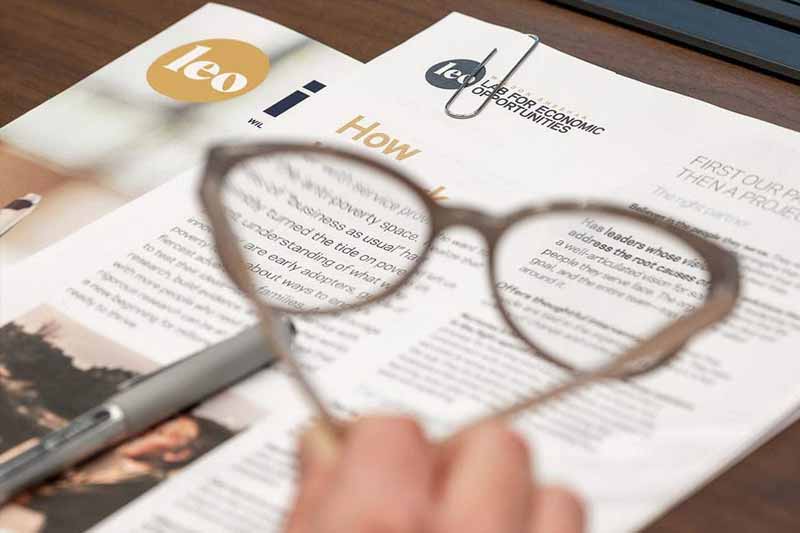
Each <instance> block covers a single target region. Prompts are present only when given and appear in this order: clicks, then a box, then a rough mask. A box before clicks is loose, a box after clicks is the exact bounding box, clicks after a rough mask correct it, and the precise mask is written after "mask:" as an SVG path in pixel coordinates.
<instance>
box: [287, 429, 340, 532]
mask: <svg viewBox="0 0 800 533" xmlns="http://www.w3.org/2000/svg"><path fill="white" fill-rule="evenodd" d="M340 455H341V450H340V446H339V444H338V443H337V442H335V441H334V440H332V436H331V434H330V433H329V432H328V431H327V430H326V429H325V428H324V427H322V426H321V425H319V424H314V425H313V426H311V427H310V428H309V429H308V430H307V431H306V433H305V434H304V435H303V436H302V438H301V439H300V452H299V454H298V460H299V463H300V482H299V484H298V487H297V494H296V495H295V500H294V505H293V506H292V511H291V512H290V513H289V516H288V519H287V522H286V528H285V531H286V533H307V532H311V531H313V529H312V523H313V521H314V516H315V515H316V514H317V512H318V509H319V506H320V502H321V501H322V499H323V498H324V495H325V494H326V493H327V492H328V491H329V490H330V486H331V479H332V477H333V472H334V469H335V467H336V464H337V463H338V462H339V458H340Z"/></svg>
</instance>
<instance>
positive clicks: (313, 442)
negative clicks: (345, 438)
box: [300, 420, 339, 468]
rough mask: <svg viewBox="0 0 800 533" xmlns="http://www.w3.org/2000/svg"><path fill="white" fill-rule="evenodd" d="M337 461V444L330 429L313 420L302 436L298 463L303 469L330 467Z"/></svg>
mask: <svg viewBox="0 0 800 533" xmlns="http://www.w3.org/2000/svg"><path fill="white" fill-rule="evenodd" d="M338 459H339V442H338V440H337V439H336V435H334V433H333V431H332V430H331V428H330V427H329V426H328V425H326V424H325V423H323V422H321V421H320V420H315V421H314V422H313V423H312V424H311V426H310V427H309V428H308V429H307V430H306V432H305V433H304V434H303V437H302V442H301V445H300V462H301V465H302V467H303V468H314V467H328V468H329V467H331V466H333V465H334V464H336V461H337V460H338Z"/></svg>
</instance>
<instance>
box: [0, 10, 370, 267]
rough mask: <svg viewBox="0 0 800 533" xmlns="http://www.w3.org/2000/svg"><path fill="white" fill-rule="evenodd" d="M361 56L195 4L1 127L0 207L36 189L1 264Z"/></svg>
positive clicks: (303, 95)
mask: <svg viewBox="0 0 800 533" xmlns="http://www.w3.org/2000/svg"><path fill="white" fill-rule="evenodd" d="M360 65H361V64H360V63H359V62H358V61H356V60H354V59H352V58H350V57H348V56H346V55H344V54H342V53H340V52H337V51H336V50H333V49H332V48H329V47H327V46H325V45H323V44H321V43H318V42H316V41H314V40H313V39H309V38H308V37H306V36H305V35H302V34H300V33H297V32H295V31H293V30H290V29H288V28H285V27H283V26H281V25H279V24H276V23H274V22H271V21H269V20H265V19H263V18H261V17H258V16H256V15H253V14H251V13H247V12H245V11H241V10H239V9H235V8H232V7H228V6H223V5H219V4H206V5H205V6H203V7H202V8H200V9H198V10H197V11H195V12H194V13H192V14H190V15H188V16H187V17H185V18H183V19H181V20H179V21H178V22H176V23H175V24H173V25H172V26H170V27H169V28H167V29H165V30H164V31H162V32H161V33H159V34H157V35H155V36H154V37H152V38H151V39H148V40H147V41H145V42H144V43H142V44H141V45H139V46H137V47H136V48H134V49H133V50H131V51H130V52H128V53H126V54H125V55H123V56H121V57H119V58H118V59H116V60H114V61H112V62H111V63H109V64H108V65H106V66H104V67H103V68H101V69H100V70H98V71H97V72H95V73H93V74H91V75H90V76H88V77H86V78H85V79H83V80H81V81H80V82H78V83H76V84H75V85H74V86H72V87H70V88H68V89H67V90H65V91H63V92H62V93H61V94H59V95H58V96H56V97H54V98H51V99H50V100H47V101H46V102H44V103H43V104H41V105H40V106H38V107H36V108H35V109H33V110H31V111H29V112H28V113H25V114H24V115H22V116H21V117H19V118H17V119H16V120H14V121H12V122H11V123H9V124H7V125H5V126H4V127H3V128H0V170H2V172H0V208H2V207H3V206H5V205H7V204H8V203H10V202H11V201H13V200H14V199H16V198H18V197H21V196H23V195H27V194H34V195H36V196H35V197H38V198H39V202H38V204H37V205H36V206H35V208H34V209H33V210H32V212H31V213H30V215H28V216H27V217H25V218H24V220H21V221H20V222H18V223H17V224H16V225H15V227H14V229H13V231H9V232H8V233H6V234H5V235H3V236H2V237H1V238H0V266H2V265H9V264H11V263H13V262H16V261H19V260H20V259H23V258H24V257H27V256H29V255H30V254H32V253H33V252H36V251H38V250H40V249H42V248H44V247H45V246H47V245H49V244H52V243H53V242H56V241H57V240H59V239H61V238H63V237H64V236H66V235H69V234H70V233H72V232H73V231H75V230H76V229H78V228H80V227H82V226H83V225H85V224H87V223H89V222H91V221H92V220H96V219H97V218H98V217H100V216H102V215H104V214H106V213H108V212H110V211H112V210H114V209H116V208H117V207H119V206H120V205H122V204H124V203H126V202H128V201H130V200H131V199H133V198H136V197H138V196H140V195H141V194H143V193H145V192H147V191H149V190H151V189H153V188H154V187H156V186H158V185H160V184H162V183H164V182H165V181H166V180H168V179H169V178H171V177H172V176H174V175H175V174H177V173H178V172H181V171H183V170H186V169H187V168H190V167H192V166H194V165H196V164H198V163H199V162H201V161H202V160H203V157H204V156H205V149H206V148H207V147H208V146H209V145H210V144H212V143H214V142H217V141H219V140H222V139H229V138H231V137H250V138H258V137H259V135H262V134H263V132H265V131H268V130H269V129H270V128H273V127H274V126H275V124H276V123H279V122H281V121H285V120H287V119H290V118H291V116H292V114H294V113H295V112H296V110H297V109H298V108H300V107H302V105H303V104H305V103H307V100H309V99H311V98H312V97H315V96H317V95H319V94H323V93H324V92H325V91H326V90H327V87H328V86H329V85H331V84H336V83H337V82H338V81H339V80H341V79H343V78H346V77H347V76H348V75H349V74H350V73H351V72H353V71H354V70H355V69H357V68H358V67H359V66H360ZM2 143H5V144H6V146H5V148H4V147H3V146H2ZM2 226H3V223H2V216H0V233H3V228H2Z"/></svg>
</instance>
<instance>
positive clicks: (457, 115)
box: [444, 34, 539, 118]
mask: <svg viewBox="0 0 800 533" xmlns="http://www.w3.org/2000/svg"><path fill="white" fill-rule="evenodd" d="M528 37H530V38H531V39H533V44H531V46H530V48H528V50H527V51H526V52H525V53H524V54H522V57H520V58H519V61H517V62H516V64H515V65H514V66H513V67H511V70H509V71H508V72H507V73H506V75H505V76H504V77H503V79H502V80H500V83H498V84H497V85H495V87H494V89H492V92H490V93H489V95H488V96H487V97H486V98H484V99H483V102H482V103H481V105H479V106H478V108H477V109H475V111H473V112H471V113H465V114H461V113H453V112H452V111H450V106H451V105H453V102H454V101H455V100H456V98H458V95H459V94H461V91H463V90H464V88H465V87H467V86H468V85H469V84H470V83H471V82H472V80H474V79H475V78H476V77H477V76H478V73H479V72H480V71H481V69H482V68H483V67H484V66H485V65H486V63H488V62H489V60H490V59H492V57H493V56H494V55H495V54H496V53H497V48H495V49H493V50H492V51H491V52H489V55H488V56H486V59H484V60H483V61H481V64H480V65H478V66H477V67H475V70H473V71H472V73H471V74H470V75H469V76H467V77H466V78H465V79H464V83H462V84H461V87H459V88H458V89H456V92H455V93H453V96H451V97H450V99H449V100H448V101H447V103H446V104H445V105H444V112H445V113H446V114H447V116H448V117H451V118H472V117H476V116H478V113H480V112H481V111H483V109H484V108H485V107H486V106H487V105H488V104H489V102H490V101H491V99H492V96H494V95H495V94H496V93H497V91H499V90H500V87H502V86H504V85H505V84H506V82H507V81H508V79H509V78H510V77H511V76H512V74H514V73H515V72H516V71H517V69H518V68H519V67H520V65H522V63H524V62H525V60H526V59H528V56H529V55H531V52H533V49H534V48H536V45H537V44H539V37H537V36H536V35H532V34H529V35H528Z"/></svg>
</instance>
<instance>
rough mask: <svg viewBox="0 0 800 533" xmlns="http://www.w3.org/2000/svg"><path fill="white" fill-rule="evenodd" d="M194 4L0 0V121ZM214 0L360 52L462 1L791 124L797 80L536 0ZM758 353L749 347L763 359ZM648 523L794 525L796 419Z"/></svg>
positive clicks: (637, 73) (635, 73) (607, 63)
mask: <svg viewBox="0 0 800 533" xmlns="http://www.w3.org/2000/svg"><path fill="white" fill-rule="evenodd" d="M643 1H651V0H643ZM667 1H668V0H667ZM203 3H204V2H203V0H0V124H5V123H7V122H9V121H11V120H12V119H14V118H16V117H18V116H19V115H21V114H22V113H24V112H25V111H27V110H29V109H31V108H32V107H34V106H36V105H37V104H39V103H41V102H43V101H44V100H46V99H48V98H51V97H52V96H54V95H56V94H57V93H58V92H60V91H62V90H63V89H66V88H67V87H69V86H70V85H72V84H73V83H75V82H76V81H78V80H80V79H81V78H84V77H86V76H88V75H89V74H90V73H92V72H93V71H95V70H97V69H98V68H100V67H101V66H103V65H104V64H106V63H108V62H109V61H111V60H112V59H114V58H116V57H118V56H120V55H122V54H123V53H125V52H127V51H128V50H130V49H131V48H133V47H134V46H135V45H137V44H139V43H140V42H142V41H144V40H146V39H148V38H149V37H151V36H152V35H154V34H156V33H158V32H159V31H161V30H162V29H164V28H165V27H167V26H168V25H170V24H172V23H173V22H175V21H177V20H178V19H180V18H182V17H183V16H185V15H187V14H189V13H190V12H191V11H193V10H194V9H196V8H198V7H200V6H201V5H202V4H203ZM221 3H225V4H229V5H234V6H238V7H241V8H243V9H245V10H247V11H250V12H252V13H256V14H259V15H262V16H264V17H266V18H269V19H271V20H274V21H276V22H278V23H280V24H283V25H286V26H289V27H290V28H293V29H295V30H298V31H300V32H302V33H305V34H306V35H308V36H310V37H312V38H314V39H317V40H319V41H321V42H323V43H325V44H328V45H329V46H332V47H334V48H337V49H338V50H341V51H342V52H344V53H346V54H348V55H350V56H352V57H355V58H356V59H359V60H361V61H368V60H370V59H371V58H373V57H375V56H376V55H378V54H380V53H382V52H384V51H386V50H388V49H389V48H392V47H394V46H396V45H397V44H400V43H401V42H403V41H404V40H406V39H407V38H409V37H411V36H412V35H414V34H415V33H417V32H419V31H420V30H422V29H424V28H426V27H427V26H429V25H430V24H431V23H433V22H435V21H436V20H438V19H440V18H441V17H443V16H444V15H446V14H447V13H449V12H450V11H461V12H463V13H466V14H468V15H472V16H475V17H478V18H482V19H484V20H487V21H489V22H494V23H496V24H502V25H504V26H509V27H511V28H515V29H517V30H520V31H524V32H527V33H536V34H537V35H539V36H540V37H541V38H542V41H543V42H544V43H546V44H548V45H550V46H553V47H555V48H558V49H560V50H562V51H564V52H567V53H569V54H572V55H575V56H577V57H580V58H582V59H585V60H587V61H590V62H592V63H596V64H598V65H601V66H603V67H606V68H609V69H611V70H614V71H616V72H618V73H620V74H623V75H625V76H628V77H631V78H635V79H638V80H641V81H643V82H646V83H650V84H652V85H656V86H658V87H662V88H665V89H670V90H673V91H676V92H679V93H683V94H687V95H690V96H693V97H696V98H699V99H701V100H705V101H707V102H711V103H713V104H716V105H719V106H721V107H724V108H727V109H730V110H732V111H737V112H739V113H744V114H747V115H751V116H753V117H756V118H760V119H763V120H767V121H770V122H773V123H775V124H779V125H781V126H785V127H787V128H791V129H794V130H798V131H800V86H798V85H795V84H792V83H789V82H786V81H782V80H779V79H776V78H772V77H769V76H767V75H765V74H761V73H758V72H755V71H752V70H748V69H746V68H744V67H740V66H737V65H734V64H731V63H727V62H725V61H722V60H719V59H715V58H712V57H709V56H707V55H704V54H701V53H699V52H695V51H692V50H689V49H687V48H683V47H680V46H676V45H673V44H669V43H666V42H664V41H660V40H657V39H654V38H651V37H648V36H646V35H643V34H641V33H637V32H635V31H631V30H627V29H623V28H620V27H618V26H615V25H612V24H609V23H607V22H602V21H600V20H597V19H593V18H590V17H588V16H585V15H582V14H579V13H577V12H574V11H570V10H567V9H564V8H561V7H557V6H554V5H552V4H549V3H547V2H544V1H540V0H440V1H434V0H380V1H376V0H338V1H330V0H275V1H267V0H234V1H230V0H224V1H222V2H221ZM798 53H800V51H799V52H798ZM76 126H77V125H76ZM720 134H724V132H720ZM766 355H767V354H759V356H761V357H764V358H765V359H768V358H767V357H765V356H766ZM798 382H799V385H798V386H800V376H799V377H798ZM613 482H614V481H613V480H609V483H613ZM647 531H648V532H651V533H709V532H717V531H722V532H748V533H755V532H770V533H784V532H785V533H789V532H792V533H796V532H797V531H800V425H798V424H795V425H793V426H792V427H791V428H790V429H789V430H787V431H785V432H783V433H782V434H781V435H780V436H779V437H777V438H775V439H773V440H772V441H770V442H769V443H767V444H766V445H765V446H763V447H761V448H760V449H759V450H758V451H757V452H756V453H754V454H752V455H750V456H749V457H747V458H746V459H745V460H744V461H743V462H741V463H739V464H738V465H737V466H735V467H734V468H733V469H732V470H729V471H728V472H726V473H725V474H724V475H722V476H721V477H720V478H718V479H717V480H715V481H713V482H712V483H711V484H709V485H708V486H706V487H704V488H703V489H702V490H700V491H699V492H698V493H697V494H696V495H694V496H693V497H692V498H690V499H689V500H687V501H686V502H684V503H682V504H680V505H678V506H677V507H676V508H674V509H673V510H672V511H670V512H669V513H668V514H667V515H665V516H664V517H662V518H661V519H660V520H658V521H657V522H655V524H654V525H652V526H651V527H650V528H648V529H647Z"/></svg>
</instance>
